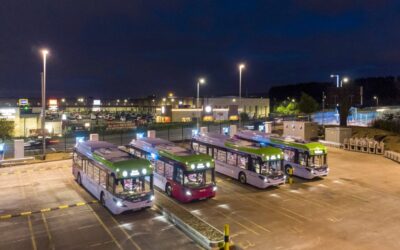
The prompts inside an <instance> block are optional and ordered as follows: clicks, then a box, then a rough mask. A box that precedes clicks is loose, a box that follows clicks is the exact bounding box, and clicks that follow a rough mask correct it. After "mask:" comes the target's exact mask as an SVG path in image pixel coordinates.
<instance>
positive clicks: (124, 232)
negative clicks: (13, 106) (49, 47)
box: [0, 148, 400, 250]
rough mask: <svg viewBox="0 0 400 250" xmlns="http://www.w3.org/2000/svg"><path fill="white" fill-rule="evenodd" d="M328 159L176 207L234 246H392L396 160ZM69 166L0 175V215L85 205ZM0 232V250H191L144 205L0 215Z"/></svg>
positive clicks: (395, 242) (398, 217)
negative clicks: (313, 171) (316, 171)
mask: <svg viewBox="0 0 400 250" xmlns="http://www.w3.org/2000/svg"><path fill="white" fill-rule="evenodd" d="M328 163H329V166H330V170H331V171H330V175H329V176H328V177H326V178H323V179H315V180H311V181H309V180H303V179H298V178H294V184H292V185H289V184H286V185H284V186H280V187H278V188H270V189H266V190H260V189H257V188H253V187H251V186H249V185H242V184H240V183H239V182H238V181H236V180H232V179H230V178H227V177H226V176H223V175H218V176H217V182H218V193H217V196H216V197H215V198H213V199H211V200H205V201H199V202H192V203H189V204H181V206H183V207H184V208H186V209H188V210H189V211H190V212H191V213H193V214H194V215H197V216H199V217H200V218H202V219H204V220H205V221H206V222H208V223H210V224H211V225H213V226H215V227H216V228H218V229H221V230H222V229H223V226H224V224H226V223H227V224H229V225H230V227H231V239H232V240H233V242H234V243H235V245H236V246H237V247H239V248H241V249H296V250H297V249H340V250H344V249H400V239H399V238H398V229H399V221H400V214H399V213H398V208H399V206H400V198H399V194H400V183H399V182H398V180H399V179H400V164H398V163H395V162H393V161H391V160H388V159H386V158H384V157H382V156H378V155H369V154H363V153H354V152H348V151H343V150H339V149H334V148H329V153H328ZM69 164H70V163H69V162H68V161H63V162H57V163H46V164H42V165H37V166H25V167H13V168H5V169H0V208H1V209H0V215H1V214H10V213H11V214H15V213H21V212H24V211H38V210H40V209H43V208H52V207H55V208H58V207H59V206H62V205H63V204H77V203H79V202H82V201H86V202H88V201H89V202H90V201H92V200H93V198H92V197H91V196H90V195H89V194H88V193H87V192H86V191H85V190H83V189H82V188H81V187H79V186H78V185H77V184H76V183H75V182H74V180H73V176H72V175H71V170H70V167H69ZM44 167H46V168H47V167H48V168H50V169H45V168H44ZM32 168H34V169H35V168H37V169H39V168H42V170H38V171H30V172H23V171H26V169H28V170H32ZM11 172H12V173H11ZM4 173H7V174H4ZM43 217H44V218H43ZM0 232H2V234H1V235H2V236H1V237H2V239H1V240H0V249H35V248H34V244H36V249H48V248H50V249H51V248H52V247H53V246H54V247H55V248H56V249H83V248H92V247H93V248H97V249H119V247H118V245H120V246H121V248H124V249H135V245H136V244H137V245H138V246H139V247H140V248H141V249H196V248H197V245H195V244H194V243H192V242H191V241H190V240H189V239H188V238H187V237H186V236H185V235H184V234H183V233H182V232H180V231H179V230H177V229H176V228H175V227H173V226H172V225H171V224H169V223H168V222H166V221H165V218H163V217H162V216H160V215H158V214H157V213H156V212H155V211H153V210H151V209H149V210H145V211H141V212H138V213H130V214H128V215H122V216H115V217H114V216H111V215H110V213H108V211H106V210H105V209H103V208H102V207H101V206H100V205H99V204H96V203H94V204H89V205H81V206H75V207H68V208H63V209H57V210H55V211H50V212H45V213H37V214H32V215H30V216H27V215H23V216H18V217H15V218H9V219H0ZM3 232H4V233H3ZM130 239H131V240H132V241H133V242H132V241H131V240H130ZM171 239H172V240H171Z"/></svg>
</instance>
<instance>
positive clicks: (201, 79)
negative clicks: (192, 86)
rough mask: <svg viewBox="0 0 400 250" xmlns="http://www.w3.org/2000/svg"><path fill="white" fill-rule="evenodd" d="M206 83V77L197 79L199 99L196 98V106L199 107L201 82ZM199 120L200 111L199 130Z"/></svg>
mask: <svg viewBox="0 0 400 250" xmlns="http://www.w3.org/2000/svg"><path fill="white" fill-rule="evenodd" d="M204 83H206V80H205V79H204V78H199V80H198V81H197V99H196V108H197V109H198V108H199V105H200V103H199V101H200V84H204ZM199 120H200V113H198V115H197V130H199Z"/></svg>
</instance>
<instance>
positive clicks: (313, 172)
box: [235, 130, 329, 179]
mask: <svg viewBox="0 0 400 250" xmlns="http://www.w3.org/2000/svg"><path fill="white" fill-rule="evenodd" d="M235 137H236V138H240V139H243V140H248V141H251V142H255V143H258V144H259V145H260V146H261V147H266V146H268V147H271V146H272V147H276V148H279V149H282V150H283V154H284V169H285V172H286V174H289V173H290V172H292V173H293V175H295V176H299V177H302V178H306V179H313V178H315V177H323V176H327V175H328V173H329V168H328V162H327V153H328V151H327V148H326V147H325V146H324V145H323V144H321V143H319V142H304V141H300V140H296V139H293V138H289V137H287V138H285V137H279V136H276V135H272V134H266V133H263V132H260V131H253V130H242V131H239V132H238V133H236V135H235ZM291 170H292V171H291Z"/></svg>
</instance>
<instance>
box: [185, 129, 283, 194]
mask: <svg viewBox="0 0 400 250" xmlns="http://www.w3.org/2000/svg"><path fill="white" fill-rule="evenodd" d="M191 146H192V149H193V150H194V151H196V152H200V153H204V154H208V155H210V156H211V157H213V158H214V160H215V169H216V171H217V172H219V173H221V174H224V175H227V176H230V177H232V178H235V179H238V180H239V181H240V182H241V183H243V184H246V183H248V184H250V185H253V186H256V187H258V188H267V187H269V186H278V185H281V184H284V183H285V181H286V176H285V175H284V173H283V172H282V159H283V154H282V150H280V149H278V148H274V147H265V148H260V147H254V146H253V145H252V143H250V142H247V141H243V140H238V139H233V138H230V137H229V136H227V135H222V134H217V133H200V134H197V135H194V136H193V138H192V142H191Z"/></svg>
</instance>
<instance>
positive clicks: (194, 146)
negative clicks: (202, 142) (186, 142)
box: [192, 142, 199, 152]
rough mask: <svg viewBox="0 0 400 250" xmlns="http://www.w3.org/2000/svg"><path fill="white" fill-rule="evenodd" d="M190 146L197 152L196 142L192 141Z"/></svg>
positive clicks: (197, 145)
mask: <svg viewBox="0 0 400 250" xmlns="http://www.w3.org/2000/svg"><path fill="white" fill-rule="evenodd" d="M192 148H193V150H194V151H196V152H198V151H199V144H198V143H197V142H193V143H192Z"/></svg>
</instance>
